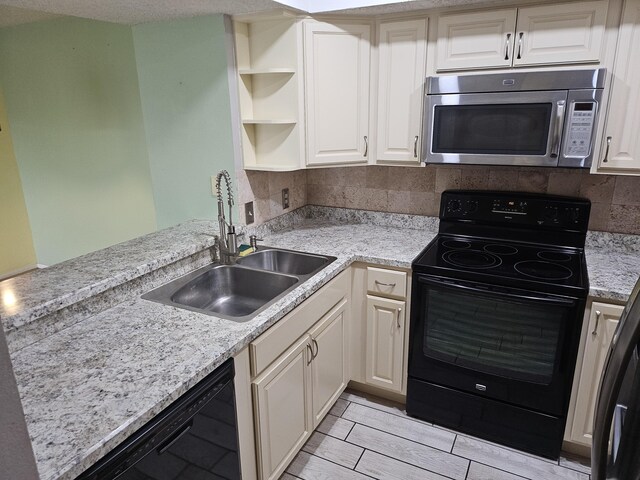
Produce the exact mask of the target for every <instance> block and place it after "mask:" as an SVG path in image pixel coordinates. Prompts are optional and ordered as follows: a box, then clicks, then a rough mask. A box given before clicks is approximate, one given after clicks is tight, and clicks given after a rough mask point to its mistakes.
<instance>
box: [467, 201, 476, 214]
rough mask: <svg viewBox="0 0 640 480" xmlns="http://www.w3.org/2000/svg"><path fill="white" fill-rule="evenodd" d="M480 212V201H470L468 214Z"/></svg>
mask: <svg viewBox="0 0 640 480" xmlns="http://www.w3.org/2000/svg"><path fill="white" fill-rule="evenodd" d="M477 211H478V201H477V200H469V201H468V202H467V213H475V212H477Z"/></svg>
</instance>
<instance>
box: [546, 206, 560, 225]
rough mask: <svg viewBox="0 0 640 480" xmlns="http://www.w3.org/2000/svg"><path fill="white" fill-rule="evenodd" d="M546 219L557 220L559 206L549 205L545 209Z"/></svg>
mask: <svg viewBox="0 0 640 480" xmlns="http://www.w3.org/2000/svg"><path fill="white" fill-rule="evenodd" d="M543 215H544V219H545V220H551V221H554V222H555V221H557V220H558V207H547V208H545V210H544V214H543Z"/></svg>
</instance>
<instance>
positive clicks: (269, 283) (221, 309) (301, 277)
mask: <svg viewBox="0 0 640 480" xmlns="http://www.w3.org/2000/svg"><path fill="white" fill-rule="evenodd" d="M335 260H336V257H329V256H324V255H314V254H310V253H303V252H296V251H293V250H284V249H279V248H269V247H263V248H261V249H260V250H258V251H257V252H255V253H252V254H250V255H247V256H246V257H241V258H239V259H238V260H237V261H236V263H235V264H234V265H221V264H218V263H214V264H211V265H207V266H206V267H202V268H200V269H198V270H195V271H193V272H191V273H189V274H187V275H185V276H183V277H180V278H178V279H176V280H173V281H172V282H169V283H167V284H165V285H163V286H161V287H159V288H156V289H155V290H152V291H150V292H149V293H146V294H144V295H142V298H144V299H146V300H152V301H154V302H158V303H162V304H165V305H171V306H174V307H178V308H184V309H187V310H192V311H196V312H200V313H204V314H207V315H214V316H216V317H221V318H225V319H229V320H234V321H236V322H244V321H247V320H250V319H252V318H253V317H255V316H256V315H257V314H258V313H260V311H262V310H264V309H265V308H267V307H268V306H269V305H271V304H272V303H274V302H276V301H277V300H279V299H280V298H282V297H283V296H285V295H286V294H287V293H289V292H290V291H291V290H293V289H294V288H295V287H297V286H298V285H300V284H301V283H302V282H304V281H305V280H307V279H308V278H310V277H312V276H313V275H315V274H316V273H318V272H319V271H320V270H322V269H323V268H325V267H326V266H327V265H329V264H330V263H331V262H333V261H335Z"/></svg>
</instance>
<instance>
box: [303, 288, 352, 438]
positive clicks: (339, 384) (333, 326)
mask: <svg viewBox="0 0 640 480" xmlns="http://www.w3.org/2000/svg"><path fill="white" fill-rule="evenodd" d="M345 317H346V300H343V301H342V303H341V304H340V305H339V306H338V307H336V308H335V309H334V310H333V312H332V313H330V314H329V315H327V316H326V317H325V318H324V319H323V320H321V321H320V322H318V325H317V326H316V327H315V328H314V329H313V330H312V331H311V332H310V333H309V335H310V337H311V342H312V348H314V349H315V351H314V353H313V357H312V359H311V361H310V366H311V399H312V402H311V403H312V405H313V410H312V412H313V426H314V428H315V427H316V426H318V424H319V423H320V422H321V421H322V419H323V418H324V416H325V415H326V414H327V413H328V412H329V410H330V409H331V407H333V404H334V403H335V401H336V400H337V399H338V397H339V396H340V394H341V393H342V391H343V390H344V389H345V388H346V387H347V380H348V379H347V362H346V359H347V356H346V344H345V341H346V327H347V325H346V318H345Z"/></svg>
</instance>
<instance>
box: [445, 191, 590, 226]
mask: <svg viewBox="0 0 640 480" xmlns="http://www.w3.org/2000/svg"><path fill="white" fill-rule="evenodd" d="M590 210H591V203H590V202H589V200H586V199H582V198H573V197H561V196H556V195H543V194H535V193H522V192H484V191H473V190H447V191H446V192H443V193H442V199H441V205H440V219H442V220H459V221H464V222H473V223H477V224H493V225H496V224H500V225H519V226H523V227H527V226H528V227H537V226H543V227H549V228H551V229H558V230H572V231H584V232H586V231H587V226H588V224H589V212H590Z"/></svg>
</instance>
